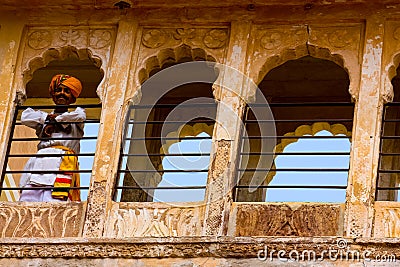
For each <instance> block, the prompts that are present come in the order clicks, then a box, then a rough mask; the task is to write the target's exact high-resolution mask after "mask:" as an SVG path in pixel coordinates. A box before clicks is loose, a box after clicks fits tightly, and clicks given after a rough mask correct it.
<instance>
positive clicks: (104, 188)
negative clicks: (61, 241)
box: [83, 21, 138, 237]
mask: <svg viewBox="0 0 400 267" xmlns="http://www.w3.org/2000/svg"><path fill="white" fill-rule="evenodd" d="M137 29H138V23H137V22H136V21H120V23H119V26H118V33H117V38H116V41H115V46H114V53H113V58H112V60H111V64H110V66H109V76H108V77H106V81H105V83H106V94H105V99H104V104H103V109H102V114H101V121H100V129H99V135H98V143H97V148H96V157H95V161H94V163H93V173H92V179H91V183H90V190H89V194H88V205H87V214H86V221H85V226H84V230H83V236H84V237H101V236H102V233H103V231H104V227H105V221H106V215H107V213H108V210H109V209H110V208H111V202H112V201H111V190H112V188H113V183H114V181H115V176H116V170H117V165H118V159H119V149H120V144H121V131H122V127H123V123H124V116H125V109H124V107H123V104H124V96H125V93H126V89H127V87H128V78H129V73H130V66H131V60H132V53H133V52H134V50H135V40H136V33H137Z"/></svg>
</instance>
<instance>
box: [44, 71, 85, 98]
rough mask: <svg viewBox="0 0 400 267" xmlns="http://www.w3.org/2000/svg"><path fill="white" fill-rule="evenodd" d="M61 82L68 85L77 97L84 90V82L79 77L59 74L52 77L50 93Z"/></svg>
mask: <svg viewBox="0 0 400 267" xmlns="http://www.w3.org/2000/svg"><path fill="white" fill-rule="evenodd" d="M60 84H62V85H65V86H67V87H68V88H69V89H70V90H71V93H72V95H73V96H74V97H75V98H77V97H78V96H79V95H80V93H81V91H82V84H81V82H80V81H79V80H78V79H77V78H75V77H72V76H70V75H66V74H57V75H55V76H54V77H53V78H52V79H51V82H50V86H49V92H50V94H52V93H53V91H54V89H55V88H57V87H59V86H60Z"/></svg>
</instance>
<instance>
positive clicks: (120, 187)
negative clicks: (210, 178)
mask: <svg viewBox="0 0 400 267" xmlns="http://www.w3.org/2000/svg"><path fill="white" fill-rule="evenodd" d="M205 188H206V186H203V185H201V186H177V187H175V186H159V187H146V186H117V187H115V189H127V190H139V189H141V190H151V189H174V190H176V189H177V190H184V189H205Z"/></svg>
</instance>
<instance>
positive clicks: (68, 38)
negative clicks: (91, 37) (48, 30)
mask: <svg viewBox="0 0 400 267" xmlns="http://www.w3.org/2000/svg"><path fill="white" fill-rule="evenodd" d="M59 38H60V40H61V41H63V42H64V45H79V46H86V32H84V31H79V30H73V29H69V30H68V31H61V33H60V36H59Z"/></svg>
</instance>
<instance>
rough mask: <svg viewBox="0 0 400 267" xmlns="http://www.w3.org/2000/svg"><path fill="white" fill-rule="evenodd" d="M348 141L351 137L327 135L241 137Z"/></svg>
mask: <svg viewBox="0 0 400 267" xmlns="http://www.w3.org/2000/svg"><path fill="white" fill-rule="evenodd" d="M272 138H279V139H310V138H311V139H312V138H314V139H349V138H351V136H342V135H332V136H331V135H328V136H315V135H292V136H284V135H271V136H242V139H272Z"/></svg>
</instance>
